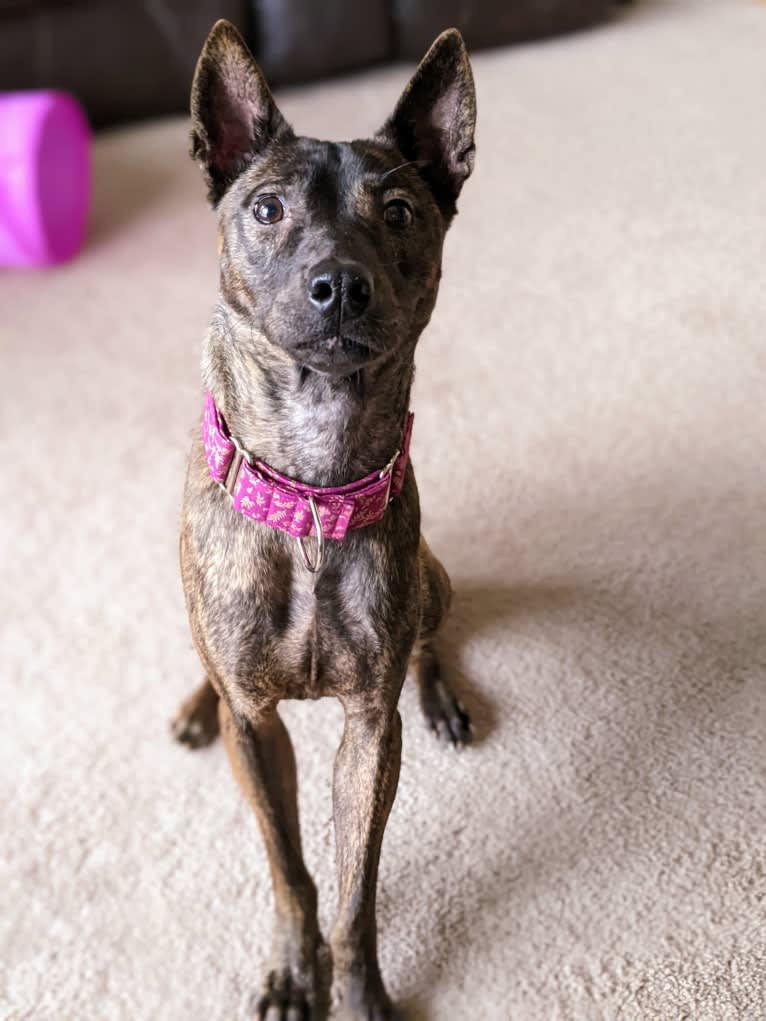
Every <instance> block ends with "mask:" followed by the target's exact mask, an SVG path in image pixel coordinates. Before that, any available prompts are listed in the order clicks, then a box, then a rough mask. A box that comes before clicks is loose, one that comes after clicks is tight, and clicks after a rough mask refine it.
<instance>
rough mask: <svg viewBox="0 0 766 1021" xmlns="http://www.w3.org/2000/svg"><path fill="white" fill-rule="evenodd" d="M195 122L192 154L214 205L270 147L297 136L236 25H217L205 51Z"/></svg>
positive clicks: (195, 91)
mask: <svg viewBox="0 0 766 1021" xmlns="http://www.w3.org/2000/svg"><path fill="white" fill-rule="evenodd" d="M191 116H192V151H191V154H192V157H193V158H194V159H195V160H197V161H198V162H199V164H200V165H201V167H202V169H203V171H204V173H205V177H206V180H207V184H208V195H209V197H210V201H211V202H212V204H213V205H216V204H217V203H218V201H219V200H220V198H221V196H222V195H223V193H224V192H225V191H226V189H227V188H228V187H229V185H230V184H231V183H232V181H234V180H235V178H237V177H238V176H239V174H241V173H242V171H243V170H244V169H245V167H246V166H247V165H248V163H249V162H250V161H251V160H252V159H253V157H255V156H257V155H258V153H260V152H261V151H262V150H263V149H264V148H265V147H266V146H267V145H268V144H269V142H272V141H273V140H274V139H276V138H284V137H286V136H288V135H290V134H292V131H291V128H290V126H289V125H288V123H287V122H286V121H285V119H284V118H283V117H282V114H281V113H280V112H279V110H278V109H277V105H276V103H275V102H274V99H273V97H272V95H271V92H270V91H269V87H268V85H267V84H266V80H265V78H264V77H263V74H262V73H261V70H260V68H259V67H258V65H257V64H256V62H255V61H254V60H253V57H252V55H251V53H250V51H249V50H248V48H247V46H246V45H245V42H244V40H243V38H242V36H241V35H240V34H239V32H238V31H237V30H236V28H235V27H234V26H233V25H232V24H231V22H230V21H224V20H221V21H217V22H216V23H215V25H213V27H212V29H211V30H210V35H209V36H208V37H207V39H206V41H205V45H204V46H203V47H202V53H201V54H200V57H199V60H198V61H197V70H196V71H195V72H194V82H193V84H192V93H191Z"/></svg>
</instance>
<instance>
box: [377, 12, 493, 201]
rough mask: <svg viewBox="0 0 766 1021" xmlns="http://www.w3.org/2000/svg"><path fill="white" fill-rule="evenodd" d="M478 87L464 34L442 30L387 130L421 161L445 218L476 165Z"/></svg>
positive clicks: (399, 145) (409, 156) (411, 156)
mask: <svg viewBox="0 0 766 1021" xmlns="http://www.w3.org/2000/svg"><path fill="white" fill-rule="evenodd" d="M475 125H476V92H475V90H474V85H473V74H472V73H471V65H470V62H469V60H468V53H467V52H466V48H465V43H464V42H463V38H462V36H461V35H460V33H459V32H458V30H457V29H456V28H451V29H448V30H447V31H446V32H442V34H441V35H440V36H439V38H438V39H437V40H436V42H435V43H434V44H433V46H432V47H431V49H430V50H429V51H428V53H427V54H426V55H425V57H424V58H423V60H422V61H421V64H420V67H419V68H418V69H417V71H416V72H415V74H414V76H413V78H412V79H411V80H410V83H409V85H408V86H407V88H406V89H405V90H404V92H403V93H402V97H401V99H400V100H399V102H398V104H397V106H396V109H395V110H394V112H393V114H392V115H391V117H390V118H389V120H388V121H386V123H385V125H384V127H383V130H382V132H381V135H382V136H383V137H384V138H387V139H390V140H391V141H392V142H394V144H395V145H396V146H397V148H398V149H399V151H400V152H401V154H402V155H403V156H404V158H405V159H407V160H412V161H413V162H415V163H416V164H417V166H418V170H419V171H420V174H421V175H422V177H424V178H425V180H426V181H427V182H428V183H429V185H430V186H431V190H432V191H433V193H434V196H435V198H436V201H437V203H438V204H439V207H440V208H441V210H442V212H443V214H444V216H445V218H446V219H447V220H448V221H449V219H450V218H451V217H452V216H453V214H454V212H455V202H456V200H457V197H458V195H459V194H460V189H461V188H462V187H463V182H464V181H465V180H466V178H467V177H468V176H469V175H470V173H471V171H472V170H473V158H474V144H473V135H474V127H475Z"/></svg>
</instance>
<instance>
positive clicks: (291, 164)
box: [172, 21, 476, 1021]
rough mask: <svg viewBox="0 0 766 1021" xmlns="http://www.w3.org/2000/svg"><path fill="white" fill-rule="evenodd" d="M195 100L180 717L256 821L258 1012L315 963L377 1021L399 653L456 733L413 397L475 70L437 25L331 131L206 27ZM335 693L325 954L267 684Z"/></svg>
mask: <svg viewBox="0 0 766 1021" xmlns="http://www.w3.org/2000/svg"><path fill="white" fill-rule="evenodd" d="M191 113H192V156H193V158H194V159H195V160H196V161H197V162H198V163H199V164H200V166H201V168H202V171H203V174H204V176H205V180H206V183H207V187H208V194H209V199H210V202H211V203H212V205H213V206H214V207H215V208H216V209H217V210H218V215H219V233H218V246H219V253H220V290H219V295H218V302H217V305H216V308H215V312H214V315H213V319H212V323H211V326H210V328H209V331H208V333H207V336H206V339H205V341H204V345H203V379H204V386H205V390H206V392H207V399H206V404H205V411H204V415H203V430H202V432H203V435H201V436H200V437H199V438H198V439H197V440H196V441H195V442H194V444H193V447H192V451H191V455H190V459H189V465H188V471H187V477H186V484H185V490H184V500H183V514H182V526H181V539H180V557H181V572H182V578H183V586H184V593H185V598H186V606H187V610H188V615H189V621H190V625H191V631H192V635H193V639H194V645H195V648H196V650H197V652H198V654H199V657H200V659H201V661H202V664H203V668H204V674H205V677H204V682H203V684H202V686H201V687H200V688H199V689H198V690H197V691H196V692H195V693H194V694H193V695H192V696H191V698H189V699H188V700H187V701H186V702H185V703H184V704H183V705H182V706H181V708H180V710H179V711H178V714H177V716H176V718H175V720H174V722H173V724H172V727H173V732H174V734H175V736H176V738H177V739H178V740H180V741H181V742H184V743H186V744H188V745H191V746H193V747H199V746H202V745H204V744H206V743H208V742H209V741H211V740H213V738H214V737H215V736H216V734H217V733H219V732H220V733H221V735H222V736H223V740H224V743H225V746H226V751H227V753H228V757H229V759H230V763H231V767H232V770H233V772H234V776H235V777H236V779H237V781H238V783H239V785H240V787H241V789H242V792H243V793H244V795H245V797H246V799H247V801H248V802H249V804H250V805H251V806H252V808H253V810H254V812H255V815H256V817H257V819H258V823H259V824H260V829H261V831H262V835H263V839H264V842H265V845H266V850H267V852H268V859H269V865H270V870H271V875H272V881H273V888H274V898H275V906H276V922H275V926H274V935H273V944H272V947H273V949H272V957H271V962H270V965H269V968H268V972H267V976H266V978H265V981H264V984H263V987H262V991H261V993H260V994H259V995H260V1000H259V1002H258V1003H257V1008H256V1013H257V1016H258V1018H259V1019H267V1021H277V1019H282V1021H298V1019H305V1018H312V1019H314V1018H319V1017H320V1016H323V1010H324V1008H322V1006H321V994H320V990H321V988H322V978H321V975H320V971H321V970H322V969H321V967H320V965H319V964H318V960H320V959H324V957H326V956H329V957H330V959H331V968H332V992H333V998H334V1000H335V1002H336V1005H337V1011H338V1012H339V1016H341V1017H343V1018H346V1019H353V1021H361V1019H364V1021H384V1019H387V1021H391V1019H395V1018H398V1017H400V1015H399V1014H398V1013H397V1011H396V1009H395V1007H394V1006H393V1005H392V1003H391V1000H390V998H389V996H388V994H387V992H386V989H385V986H384V983H383V980H382V977H381V973H380V968H379V965H378V958H377V935H376V923H375V889H376V879H377V871H378V861H379V856H380V848H381V842H382V839H383V830H384V828H385V825H386V820H387V817H388V814H389V811H390V809H391V805H392V803H393V800H394V796H395V793H396V786H397V781H398V776H399V765H400V758H401V720H400V717H399V713H398V710H397V703H398V700H399V694H400V691H401V688H402V684H403V682H404V679H405V675H406V674H407V671H408V666H411V669H412V672H413V674H414V676H415V678H416V680H417V683H418V685H419V688H420V698H421V704H422V706H423V710H424V713H425V716H426V718H427V721H428V722H429V723H430V725H431V727H432V728H433V729H434V730H436V731H437V733H438V734H440V735H441V736H442V737H443V738H445V739H446V740H448V741H451V742H453V743H455V744H461V743H464V742H466V741H467V740H469V737H470V724H469V719H468V716H467V714H466V712H465V710H464V709H463V707H462V706H461V704H460V703H459V702H458V701H457V699H456V698H455V697H454V695H453V694H452V692H451V690H450V688H449V687H448V685H447V683H446V682H445V680H444V679H443V677H442V674H441V671H440V666H439V660H438V658H437V654H436V651H435V648H434V637H435V635H436V633H437V630H438V628H439V626H440V624H441V622H442V620H443V618H444V615H445V613H446V612H447V608H448V605H449V602H450V583H449V579H448V577H447V574H446V572H445V570H444V568H443V567H442V565H441V564H440V563H439V561H438V560H437V559H436V558H435V557H434V556H433V554H432V553H431V551H430V550H429V547H428V546H427V544H426V542H425V540H424V539H423V537H422V536H421V534H420V508H419V502H418V491H417V487H416V484H415V476H414V473H413V469H412V465H411V464H410V463H409V459H408V446H409V433H410V430H411V428H412V417H411V416H410V415H409V413H408V412H409V400H410V388H411V385H412V381H413V372H414V352H415V346H416V343H417V340H418V337H419V336H420V334H421V332H422V331H423V329H424V327H425V326H426V324H427V323H428V321H429V318H430V316H431V313H432V310H433V307H434V302H435V300H436V295H437V290H438V286H439V280H440V276H441V257H442V245H443V241H444V237H445V234H446V231H447V229H448V227H449V225H450V223H451V221H452V219H453V217H454V215H455V212H456V201H457V198H458V196H459V194H460V190H461V188H462V186H463V183H464V182H465V180H466V179H467V178H468V176H469V175H470V173H471V171H472V169H473V163H474V125H475V119H476V100H475V92H474V84H473V77H472V72H471V67H470V63H469V60H468V55H467V53H466V49H465V46H464V44H463V41H462V39H461V37H460V34H459V33H458V32H457V31H456V30H449V31H447V32H444V33H443V34H442V35H441V36H439V38H438V39H437V40H436V41H435V43H434V44H433V46H432V47H431V49H430V50H429V51H428V53H427V54H426V56H425V57H424V59H423V61H422V62H421V64H420V66H419V67H418V69H417V71H416V73H415V75H414V76H413V78H412V79H411V81H410V82H409V84H408V86H407V88H406V89H405V91H404V93H403V94H402V96H401V98H400V100H399V102H398V104H397V106H396V108H395V110H394V112H393V114H392V115H391V117H390V118H389V119H388V120H387V121H386V123H385V124H384V126H383V128H382V129H381V130H380V131H379V132H378V133H377V134H376V135H375V136H374V138H372V140H370V141H354V142H344V143H338V144H336V143H331V142H322V141H317V140H316V139H312V138H304V137H298V136H296V135H295V134H294V133H293V131H292V129H291V127H290V126H289V125H288V123H287V122H286V120H285V119H284V117H283V116H282V114H281V113H280V111H279V109H278V108H277V106H276V104H275V102H274V99H273V97H272V95H271V93H270V91H269V88H268V86H267V84H266V82H265V79H264V77H263V75H262V73H261V71H260V69H259V68H258V66H257V65H256V63H255V62H254V60H253V58H252V56H251V54H250V52H249V51H248V49H247V47H246V45H245V43H244V42H243V40H242V38H241V36H240V35H239V34H238V32H237V30H236V29H235V28H234V27H233V25H231V24H230V23H228V22H226V21H219V22H217V23H216V24H215V26H214V27H213V29H212V30H211V32H210V35H209V36H208V38H207V41H206V42H205V44H204V47H203V49H202V53H201V55H200V57H199V61H198V64H197V68H196V72H195V76H194V82H193V86H192V96H191ZM324 696H333V697H335V698H337V699H339V700H340V702H341V703H342V705H343V709H344V712H345V726H344V732H343V738H342V741H341V744H340V747H339V749H338V752H337V757H336V760H335V770H334V782H333V816H334V823H335V834H336V846H337V868H338V879H339V905H338V913H337V920H336V921H335V924H334V926H333V929H332V933H331V936H330V940H329V951H328V950H327V947H326V945H325V944H324V943H323V940H322V936H321V934H320V931H319V926H318V921H317V892H316V887H315V885H314V883H313V881H312V879H311V876H310V875H309V873H308V871H307V869H306V866H305V864H304V862H303V858H302V854H301V839H300V832H299V824H298V809H297V800H296V768H295V759H294V754H293V749H292V745H291V743H290V738H289V736H288V733H287V731H286V729H285V727H284V725H283V723H282V721H281V720H280V717H279V715H278V714H277V704H278V703H279V701H280V700H281V699H286V698H300V699H315V698H321V697H324ZM320 949H321V950H322V954H321V955H319V951H320ZM318 955H319V957H318ZM325 970H327V969H325Z"/></svg>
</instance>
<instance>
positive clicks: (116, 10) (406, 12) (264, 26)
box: [0, 0, 611, 126]
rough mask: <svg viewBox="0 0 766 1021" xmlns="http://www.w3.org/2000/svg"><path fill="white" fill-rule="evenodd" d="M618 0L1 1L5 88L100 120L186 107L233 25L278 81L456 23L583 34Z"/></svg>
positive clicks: (525, 33) (478, 34) (511, 35)
mask: <svg viewBox="0 0 766 1021" xmlns="http://www.w3.org/2000/svg"><path fill="white" fill-rule="evenodd" d="M610 6H611V0H504V2H503V0H216V2H211V0H147V2H146V3H142V4H139V3H136V2H131V0H127V2H125V0H0V90H8V89H24V88H48V87H57V88H63V89H67V90H68V91H70V92H73V93H74V94H75V95H76V96H77V97H78V98H79V99H80V100H81V102H82V103H83V104H84V105H85V107H86V108H87V110H88V112H89V114H90V117H91V120H92V121H93V123H94V124H95V125H97V126H98V125H104V124H110V123H114V122H116V121H121V120H129V119H134V118H139V117H147V116H152V115H156V114H163V113H171V112H175V111H180V110H185V109H186V108H187V101H188V92H189V83H190V81H191V76H192V72H193V70H194V63H195V61H196V58H197V54H198V53H199V49H200V46H201V45H202V41H203V39H204V37H205V35H206V33H207V31H208V29H209V28H210V26H211V24H212V23H213V22H214V21H215V20H216V18H220V17H225V18H229V19H230V20H231V21H233V22H234V23H235V24H236V25H237V26H238V27H239V28H240V30H241V31H242V33H243V34H244V35H245V37H246V38H247V40H248V42H249V44H250V46H251V48H252V49H253V52H254V53H255V55H256V57H257V58H258V60H259V61H260V63H261V64H262V66H263V67H264V69H265V71H266V73H267V75H268V76H269V79H270V80H271V81H272V82H273V83H275V84H283V83H286V82H296V81H307V80H310V79H312V78H317V77H320V76H323V75H330V74H337V73H339V72H343V71H348V70H351V69H354V68H358V67H363V66H365V65H368V64H373V63H378V62H381V61H386V60H399V59H406V60H415V59H417V58H418V57H419V56H421V55H422V53H423V52H424V50H425V49H426V47H427V46H428V44H429V43H430V42H431V40H432V39H433V38H434V37H435V36H436V35H437V34H438V33H439V32H440V31H441V30H442V29H443V28H446V27H448V26H450V25H456V26H457V27H458V28H460V29H461V31H462V32H463V34H464V36H465V38H466V41H467V43H468V45H469V47H472V48H477V47H483V46H493V45H501V44H507V43H511V42H518V41H520V40H524V39H532V38H536V37H541V36H546V35H551V34H553V33H557V32H565V31H571V30H574V29H578V28H584V27H586V26H588V25H591V24H594V23H595V22H597V21H598V20H600V19H602V18H604V17H605V16H606V14H607V12H608V9H609V7H610Z"/></svg>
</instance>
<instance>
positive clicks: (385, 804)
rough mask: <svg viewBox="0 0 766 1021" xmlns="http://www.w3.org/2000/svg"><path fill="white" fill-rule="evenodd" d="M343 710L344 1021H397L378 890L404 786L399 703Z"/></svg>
mask: <svg viewBox="0 0 766 1021" xmlns="http://www.w3.org/2000/svg"><path fill="white" fill-rule="evenodd" d="M344 708H345V711H346V724H345V729H344V732H343V740H342V741H341V745H340V748H339V749H338V754H337V757H336V760H335V776H334V784H333V807H334V817H335V840H336V844H337V860H338V887H339V898H340V899H339V906H338V917H337V920H336V922H335V925H334V927H333V932H332V955H333V986H334V992H335V996H336V998H337V1000H338V1004H339V1011H340V1016H341V1017H342V1018H343V1019H344V1021H345V1019H348V1021H361V1019H364V1021H394V1019H397V1018H398V1017H399V1015H398V1014H397V1013H396V1012H395V1011H394V1009H393V1008H392V1006H391V1001H390V1000H389V998H388V995H387V993H386V991H385V988H384V986H383V980H382V978H381V975H380V969H379V966H378V951H377V930H376V923H375V886H376V882H377V874H378V860H379V858H380V847H381V843H382V841H383V831H384V829H385V826H386V821H387V819H388V814H389V812H390V810H391V805H392V804H393V801H394V797H395V795H396V786H397V783H398V780H399V766H400V762H401V752H402V723H401V718H400V716H399V713H398V712H397V710H396V705H395V702H394V704H393V705H391V706H389V707H387V708H385V709H383V708H379V707H375V708H371V707H370V704H369V696H367V698H365V696H359V697H358V698H354V699H350V700H346V701H345V704H344Z"/></svg>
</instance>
